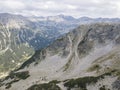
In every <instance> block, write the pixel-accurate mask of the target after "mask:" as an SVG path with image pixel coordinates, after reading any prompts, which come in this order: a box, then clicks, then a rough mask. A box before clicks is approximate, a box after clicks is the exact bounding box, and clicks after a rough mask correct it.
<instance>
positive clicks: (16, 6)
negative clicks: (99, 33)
mask: <svg viewBox="0 0 120 90" xmlns="http://www.w3.org/2000/svg"><path fill="white" fill-rule="evenodd" d="M7 3H9V4H7ZM119 3H120V1H119V0H114V1H113V0H0V12H8V13H17V14H22V15H37V16H48V15H57V14H65V15H72V16H75V17H81V16H89V17H119V16H120V14H119V12H120V4H119ZM113 12H114V13H113Z"/></svg>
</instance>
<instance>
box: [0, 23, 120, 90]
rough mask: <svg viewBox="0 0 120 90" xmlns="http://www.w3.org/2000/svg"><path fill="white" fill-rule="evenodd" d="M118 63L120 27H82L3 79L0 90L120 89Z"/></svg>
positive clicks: (93, 25) (112, 25)
mask: <svg viewBox="0 0 120 90" xmlns="http://www.w3.org/2000/svg"><path fill="white" fill-rule="evenodd" d="M119 64H120V24H119V23H97V24H88V25H80V26H79V27H78V28H76V29H74V30H73V31H71V32H70V33H68V34H66V35H64V36H62V37H61V38H59V39H57V40H56V41H54V42H53V43H52V44H50V45H49V46H48V47H46V48H44V49H41V50H38V51H36V52H35V54H34V55H33V56H32V57H31V58H30V59H29V60H27V61H26V62H24V63H23V64H22V65H21V67H20V68H19V69H16V70H14V71H13V72H11V73H10V75H9V76H8V77H6V78H5V79H1V82H0V90H6V89H7V90H120V66H119ZM18 87H19V88H18Z"/></svg>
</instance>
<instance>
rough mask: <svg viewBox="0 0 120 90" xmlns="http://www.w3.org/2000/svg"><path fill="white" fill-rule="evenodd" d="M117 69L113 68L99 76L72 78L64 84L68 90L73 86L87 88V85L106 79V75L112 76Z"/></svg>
mask: <svg viewBox="0 0 120 90" xmlns="http://www.w3.org/2000/svg"><path fill="white" fill-rule="evenodd" d="M115 71H116V70H113V71H111V72H108V73H105V74H102V75H100V76H97V77H93V76H88V77H83V78H77V79H70V80H68V81H64V82H65V83H64V86H65V87H67V90H71V89H72V88H81V90H87V88H86V85H89V84H95V83H97V82H98V80H101V79H104V76H111V75H112V73H114V72H115ZM101 90H102V89H101Z"/></svg>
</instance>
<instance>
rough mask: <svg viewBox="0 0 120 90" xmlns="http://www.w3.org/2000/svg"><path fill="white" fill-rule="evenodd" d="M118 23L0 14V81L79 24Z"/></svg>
mask: <svg viewBox="0 0 120 90" xmlns="http://www.w3.org/2000/svg"><path fill="white" fill-rule="evenodd" d="M119 21H120V19H119V18H88V17H81V18H74V17H72V16H64V15H56V16H48V17H32V16H31V17H25V16H21V15H13V14H9V13H0V78H1V77H3V76H5V75H7V74H8V72H10V71H11V70H14V69H15V68H18V67H19V66H20V65H21V64H22V63H23V62H24V61H26V60H27V59H29V58H30V57H31V56H32V55H33V54H34V52H35V51H36V50H40V49H42V48H45V47H46V46H48V45H49V44H51V43H52V42H53V41H54V40H56V39H57V38H58V37H60V36H62V35H64V34H65V33H68V32H69V31H71V30H72V29H73V28H75V27H77V26H78V25H80V24H89V23H96V22H119Z"/></svg>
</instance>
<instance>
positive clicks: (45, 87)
mask: <svg viewBox="0 0 120 90" xmlns="http://www.w3.org/2000/svg"><path fill="white" fill-rule="evenodd" d="M57 83H59V81H56V80H54V81H51V82H49V83H44V84H36V85H33V86H31V87H30V88H28V89H27V90H61V89H60V87H59V86H57V85H56V84H57Z"/></svg>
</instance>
